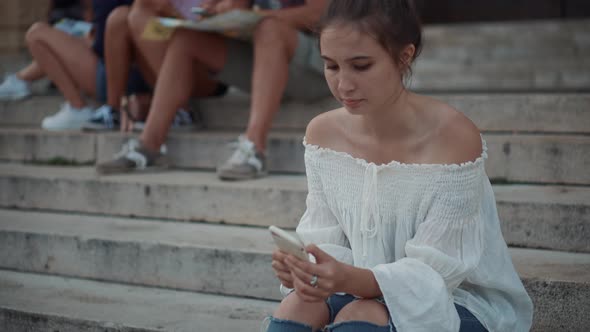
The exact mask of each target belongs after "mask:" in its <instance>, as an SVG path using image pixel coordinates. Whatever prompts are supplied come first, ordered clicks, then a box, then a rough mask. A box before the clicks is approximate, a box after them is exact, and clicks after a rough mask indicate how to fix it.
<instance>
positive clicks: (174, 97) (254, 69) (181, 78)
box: [97, 0, 329, 180]
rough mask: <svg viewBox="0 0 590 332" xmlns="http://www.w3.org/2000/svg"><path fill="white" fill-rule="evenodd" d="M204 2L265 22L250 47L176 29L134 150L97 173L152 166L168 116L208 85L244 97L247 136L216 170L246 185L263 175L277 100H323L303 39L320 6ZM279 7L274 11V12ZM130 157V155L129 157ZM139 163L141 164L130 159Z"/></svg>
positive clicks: (309, 42) (312, 55)
mask: <svg viewBox="0 0 590 332" xmlns="http://www.w3.org/2000/svg"><path fill="white" fill-rule="evenodd" d="M272 3H273V5H274V6H273V8H269V5H268V3H267V2H266V1H253V2H252V1H243V0H240V1H237V0H234V1H231V0H223V1H210V2H208V3H207V4H205V5H206V6H207V8H208V9H209V11H211V12H213V13H222V12H224V11H228V10H230V9H235V8H251V7H250V6H251V5H254V6H257V7H260V8H262V10H261V11H260V13H261V14H262V15H263V16H264V19H262V20H261V21H260V23H259V24H258V25H257V27H256V29H255V31H254V34H253V38H252V41H249V42H247V41H242V40H237V39H231V38H228V37H226V36H223V35H221V34H215V33H208V32H201V31H194V30H186V29H180V30H177V31H176V32H175V34H174V36H173V38H172V40H171V42H170V45H169V47H168V50H167V51H166V57H165V59H164V63H163V65H162V68H161V72H160V75H159V77H158V82H157V84H156V88H155V91H154V99H153V102H152V105H151V108H150V114H149V116H148V119H147V122H146V126H145V129H144V131H143V133H142V135H141V137H140V141H139V144H136V143H133V144H132V145H131V146H132V148H131V147H130V146H127V145H126V146H125V147H124V152H126V153H123V154H120V157H118V158H116V159H114V160H112V161H109V162H105V163H101V164H98V165H97V171H98V172H99V173H116V172H129V171H133V170H135V169H141V168H144V167H151V166H155V164H156V162H157V161H159V160H161V157H162V156H161V153H160V148H161V147H162V145H163V144H164V142H165V140H166V136H167V134H168V130H169V128H170V124H171V122H172V120H173V118H174V112H175V111H176V109H178V108H179V107H182V106H183V105H184V104H186V102H187V101H188V100H189V98H190V97H191V96H197V97H202V96H208V95H211V94H213V93H215V89H216V88H215V86H213V85H212V84H210V81H211V79H212V78H213V79H216V80H219V81H221V82H223V83H226V84H228V85H233V86H236V87H238V88H240V89H242V90H245V91H250V92H251V104H250V120H249V122H248V129H247V130H246V132H245V133H244V134H243V135H242V136H240V137H239V139H238V145H237V148H236V150H235V151H234V153H233V155H232V156H231V157H230V158H229V160H227V162H225V163H224V164H223V165H222V166H221V167H220V168H219V170H218V174H219V176H220V177H221V178H222V179H232V180H238V179H251V178H256V177H260V176H263V175H265V174H266V152H265V150H266V140H267V136H268V132H269V129H270V126H271V123H272V119H273V116H274V114H275V113H276V112H277V111H278V109H279V106H280V103H281V99H282V97H283V95H286V96H288V97H292V98H296V99H301V100H310V99H317V98H321V97H324V96H327V95H329V90H328V88H327V85H326V83H325V79H324V77H323V74H322V72H323V64H322V60H321V58H320V55H319V51H318V50H317V39H316V38H315V37H312V36H311V35H310V34H309V33H308V32H309V31H310V30H311V29H312V28H313V26H314V25H315V24H316V22H317V21H318V20H319V17H320V15H321V12H322V11H323V9H324V7H325V4H326V2H325V1H319V0H318V1H273V2H272ZM278 7H280V9H279V8H278ZM131 156H134V157H133V158H131ZM136 156H141V157H142V160H141V161H140V160H137V159H138V158H135V157H136Z"/></svg>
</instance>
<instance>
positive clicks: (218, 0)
mask: <svg viewBox="0 0 590 332" xmlns="http://www.w3.org/2000/svg"><path fill="white" fill-rule="evenodd" d="M201 7H203V8H204V9H205V10H207V11H208V12H209V13H211V14H222V13H225V12H228V11H230V10H233V9H248V8H250V1H248V0H209V1H206V2H205V3H203V5H201Z"/></svg>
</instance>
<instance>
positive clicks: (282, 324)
mask: <svg viewBox="0 0 590 332" xmlns="http://www.w3.org/2000/svg"><path fill="white" fill-rule="evenodd" d="M356 299H357V298H356V297H354V296H352V295H348V294H346V295H338V294H334V295H332V296H330V297H329V298H328V299H327V300H326V304H327V305H328V310H329V312H330V317H329V319H330V320H329V323H330V324H329V325H328V326H326V327H325V329H324V330H323V331H326V332H330V331H333V332H354V331H363V332H397V330H396V329H395V325H394V324H393V321H392V320H391V317H389V324H388V325H382V326H380V325H376V324H372V323H369V322H362V321H350V322H340V323H335V324H334V319H335V318H336V315H338V313H339V312H340V310H342V308H344V307H345V306H346V305H347V304H349V303H351V302H353V301H355V300H356ZM376 301H379V302H381V303H383V304H384V302H383V301H382V300H379V299H377V300H376ZM455 308H457V313H458V314H459V318H460V319H461V328H460V330H459V332H487V330H486V329H485V327H484V326H483V325H482V324H481V323H480V322H479V321H478V320H477V318H475V316H473V314H472V313H471V312H469V310H467V309H465V308H464V307H462V306H460V305H458V304H455ZM269 319H270V323H269V325H268V329H267V330H266V332H304V331H305V332H313V330H312V327H311V326H309V325H306V324H302V323H299V322H295V321H290V320H283V319H277V318H274V317H270V318H269Z"/></svg>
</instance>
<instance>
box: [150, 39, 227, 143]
mask: <svg viewBox="0 0 590 332" xmlns="http://www.w3.org/2000/svg"><path fill="white" fill-rule="evenodd" d="M203 45H206V47H203ZM226 58H227V46H226V42H225V39H224V38H223V37H221V36H220V35H217V34H210V33H201V32H197V31H191V30H184V29H180V30H177V31H176V32H175V34H174V36H173V37H172V39H171V41H170V45H169V47H168V51H167V53H166V58H165V59H164V63H163V65H162V68H161V70H160V75H159V77H158V82H157V83H156V88H155V90H154V98H153V100H152V105H151V107H150V111H149V115H148V118H147V122H146V125H145V128H144V130H143V132H142V134H141V137H140V140H141V143H142V146H143V147H145V148H146V149H148V150H151V151H159V149H160V147H161V146H162V144H164V142H165V141H166V136H167V135H168V130H169V129H170V126H171V124H172V121H173V120H174V114H175V113H176V111H177V110H178V108H180V107H182V106H184V105H185V104H186V103H187V102H188V100H189V98H190V97H191V96H192V95H196V96H208V95H210V94H211V93H213V92H214V91H215V88H216V86H217V83H216V82H215V81H213V80H211V79H210V78H209V72H210V71H214V72H217V71H220V70H221V69H222V68H223V65H224V64H225V61H226Z"/></svg>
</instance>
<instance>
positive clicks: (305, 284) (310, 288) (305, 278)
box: [285, 244, 350, 302]
mask: <svg viewBox="0 0 590 332" xmlns="http://www.w3.org/2000/svg"><path fill="white" fill-rule="evenodd" d="M306 250H307V252H308V253H310V254H312V255H313V256H314V257H315V259H316V264H314V263H311V262H305V261H302V260H300V259H298V258H295V257H294V256H292V255H288V256H287V258H286V259H285V263H286V265H287V267H288V268H289V269H290V271H291V277H292V279H293V287H294V288H295V291H296V292H297V294H298V295H299V296H300V297H301V298H302V299H303V300H304V301H306V302H320V301H324V300H325V299H327V298H328V297H330V296H331V295H332V294H334V293H336V292H342V291H343V290H344V289H345V284H346V283H347V279H348V276H347V275H348V271H349V267H350V266H349V265H347V264H344V263H341V262H339V261H337V260H336V259H334V257H332V256H330V255H328V254H327V253H326V252H325V251H323V250H321V249H320V248H318V247H317V246H316V245H313V244H312V245H309V246H307V247H306ZM314 276H315V277H314ZM314 279H315V280H316V282H315V285H314V284H313V282H312V281H313V280H314Z"/></svg>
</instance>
